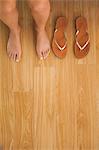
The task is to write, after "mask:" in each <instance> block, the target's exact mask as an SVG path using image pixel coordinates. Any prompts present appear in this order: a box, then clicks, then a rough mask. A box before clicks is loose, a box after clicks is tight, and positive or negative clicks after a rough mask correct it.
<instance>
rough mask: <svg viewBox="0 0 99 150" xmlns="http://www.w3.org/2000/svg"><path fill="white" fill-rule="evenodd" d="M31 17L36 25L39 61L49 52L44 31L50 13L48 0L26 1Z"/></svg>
mask: <svg viewBox="0 0 99 150" xmlns="http://www.w3.org/2000/svg"><path fill="white" fill-rule="evenodd" d="M28 2H29V6H30V8H31V12H32V16H33V18H34V20H35V23H36V31H37V45H36V49H37V53H38V56H39V57H40V59H45V58H46V57H47V56H48V54H49V52H50V43H49V39H48V36H47V33H46V30H45V27H46V23H47V20H48V17H49V13H50V3H49V0H28Z"/></svg>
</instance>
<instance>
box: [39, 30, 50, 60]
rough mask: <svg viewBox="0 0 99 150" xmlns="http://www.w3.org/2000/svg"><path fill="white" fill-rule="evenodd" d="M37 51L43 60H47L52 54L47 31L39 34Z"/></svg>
mask: <svg viewBox="0 0 99 150" xmlns="http://www.w3.org/2000/svg"><path fill="white" fill-rule="evenodd" d="M36 50H37V54H38V56H39V58H40V59H41V60H42V59H46V58H47V57H48V55H49V53H50V42H49V39H48V36H47V33H46V31H45V30H42V31H38V32H37V45H36Z"/></svg>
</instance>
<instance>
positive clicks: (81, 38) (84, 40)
mask: <svg viewBox="0 0 99 150" xmlns="http://www.w3.org/2000/svg"><path fill="white" fill-rule="evenodd" d="M76 30H77V31H76V42H75V51H74V53H75V56H76V57H77V58H84V57H85V56H86V55H87V54H88V53H89V50H90V39H89V34H88V26H87V21H86V19H85V18H84V17H78V18H77V20H76Z"/></svg>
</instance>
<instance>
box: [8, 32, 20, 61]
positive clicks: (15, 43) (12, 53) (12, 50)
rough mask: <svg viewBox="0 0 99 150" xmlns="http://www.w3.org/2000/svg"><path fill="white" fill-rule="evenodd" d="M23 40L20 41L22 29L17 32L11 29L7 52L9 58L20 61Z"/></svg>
mask: <svg viewBox="0 0 99 150" xmlns="http://www.w3.org/2000/svg"><path fill="white" fill-rule="evenodd" d="M21 53H22V51H21V41H20V30H18V31H17V32H14V31H10V34H9V40H8V44H7V54H8V56H9V58H11V59H12V60H14V61H15V62H19V61H20V59H21Z"/></svg>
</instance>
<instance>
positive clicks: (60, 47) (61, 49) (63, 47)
mask: <svg viewBox="0 0 99 150" xmlns="http://www.w3.org/2000/svg"><path fill="white" fill-rule="evenodd" d="M57 31H58V29H56V30H55V33H56V32H57ZM64 37H65V39H66V33H65V32H64ZM54 42H55V44H56V46H57V47H58V49H59V50H60V51H63V50H64V49H65V48H66V47H67V40H66V42H65V44H64V46H60V45H59V44H58V42H57V40H54Z"/></svg>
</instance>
